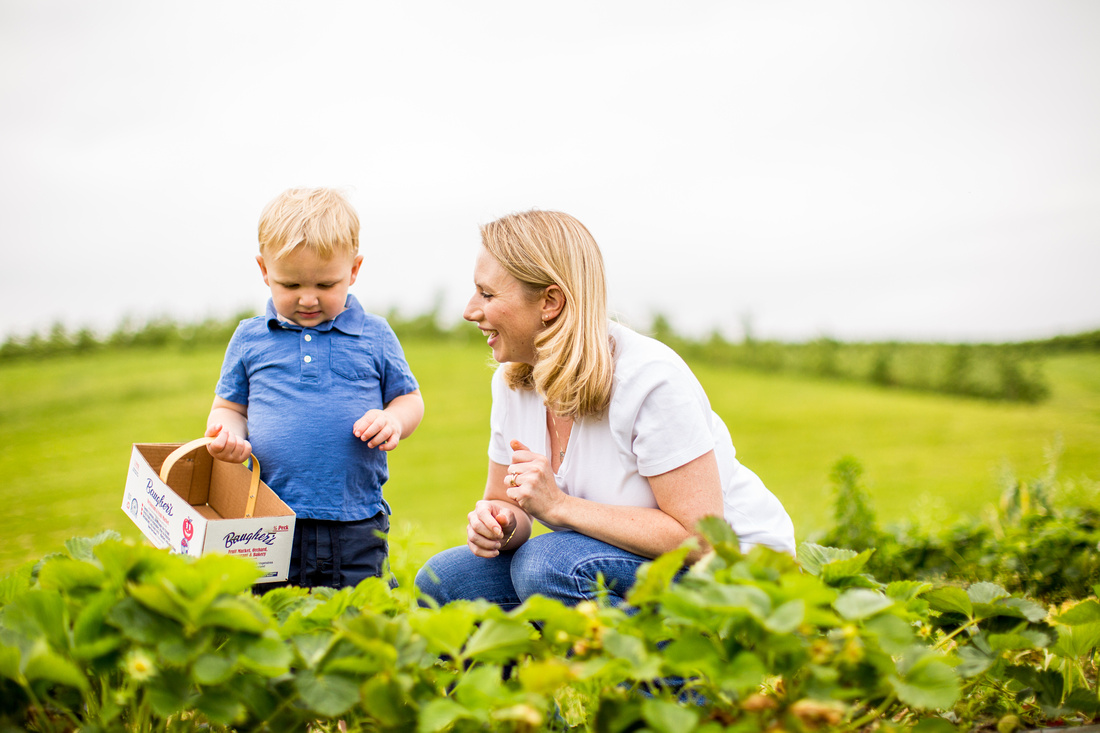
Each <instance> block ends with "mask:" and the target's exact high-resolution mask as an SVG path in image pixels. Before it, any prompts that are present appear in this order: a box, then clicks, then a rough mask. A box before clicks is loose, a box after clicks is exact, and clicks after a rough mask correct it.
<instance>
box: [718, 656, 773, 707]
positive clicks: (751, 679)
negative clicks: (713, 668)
mask: <svg viewBox="0 0 1100 733" xmlns="http://www.w3.org/2000/svg"><path fill="white" fill-rule="evenodd" d="M767 674H768V669H767V667H765V666H764V663H763V662H761V661H760V657H758V656H756V655H755V654H753V653H752V652H747V651H745V652H740V653H739V654H738V655H737V656H735V657H734V658H733V661H732V662H730V663H729V665H727V666H726V667H725V668H724V669H723V670H722V671H721V676H720V677H719V678H718V683H719V684H720V685H721V687H722V689H723V690H726V691H728V692H731V693H733V694H734V695H735V696H740V695H742V694H745V693H746V692H749V691H752V690H755V689H756V688H758V687H759V686H760V685H761V683H763V682H764V678H765V677H766V676H767Z"/></svg>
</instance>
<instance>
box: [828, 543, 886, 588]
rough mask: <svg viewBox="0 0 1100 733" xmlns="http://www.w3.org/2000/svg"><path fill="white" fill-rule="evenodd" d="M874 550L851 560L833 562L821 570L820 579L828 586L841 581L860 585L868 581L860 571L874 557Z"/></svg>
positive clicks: (866, 551) (868, 582)
mask: <svg viewBox="0 0 1100 733" xmlns="http://www.w3.org/2000/svg"><path fill="white" fill-rule="evenodd" d="M874 554H875V551H874V550H864V551H863V552H861V553H859V554H858V555H856V556H855V557H853V558H849V559H847V560H835V561H833V562H831V563H827V564H826V565H824V566H822V568H821V579H822V580H824V581H825V582H826V583H828V584H829V585H836V584H838V583H840V582H841V581H843V580H851V581H854V582H857V583H860V584H863V583H867V584H868V585H870V581H869V580H867V579H866V578H864V577H863V576H862V575H860V571H861V570H863V567H864V566H865V565H866V564H867V562H868V561H869V560H870V559H871V555H874Z"/></svg>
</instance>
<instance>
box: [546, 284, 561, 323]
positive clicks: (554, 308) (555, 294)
mask: <svg viewBox="0 0 1100 733" xmlns="http://www.w3.org/2000/svg"><path fill="white" fill-rule="evenodd" d="M564 307H565V293H563V292H562V291H561V288H560V287H558V286H557V285H551V286H550V287H548V288H546V290H544V291H543V293H542V322H543V323H549V322H550V321H552V320H554V319H555V318H557V317H558V316H559V315H561V310H562V308H564Z"/></svg>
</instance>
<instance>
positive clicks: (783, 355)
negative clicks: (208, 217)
mask: <svg viewBox="0 0 1100 733" xmlns="http://www.w3.org/2000/svg"><path fill="white" fill-rule="evenodd" d="M251 315H253V314H252V313H239V314H237V315H235V316H233V317H231V318H227V319H224V320H218V319H207V320H204V321H201V322H198V323H183V324H181V323H177V322H176V321H173V320H171V319H168V318H157V319H153V320H150V321H146V322H144V323H137V322H134V321H132V320H126V321H123V322H122V323H121V324H120V325H119V326H118V327H117V328H116V329H115V330H114V331H113V332H111V333H110V334H107V335H105V336H101V335H97V334H96V333H94V332H93V331H91V330H90V329H87V328H83V329H80V330H75V331H74V330H70V329H67V328H65V327H64V326H62V325H61V324H56V325H54V326H53V327H52V328H51V329H50V330H49V332H48V333H45V334H39V333H34V334H31V335H30V336H27V337H9V338H8V339H7V340H6V341H5V342H4V343H3V344H2V345H0V363H2V362H4V361H9V360H17V359H21V358H27V357H35V358H41V357H43V356H60V355H76V354H81V353H88V352H93V351H98V350H102V349H109V348H133V347H144V348H157V347H176V348H185V349H186V348H196V347H199V346H213V345H224V344H225V343H227V342H228V341H229V337H230V336H231V335H232V333H233V329H234V328H235V327H236V325H237V323H238V322H239V321H240V320H241V319H242V318H247V317H249V316H251ZM387 318H388V319H389V321H390V323H391V325H392V326H393V328H394V330H395V331H396V332H397V335H398V336H399V337H400V338H402V339H436V340H448V341H468V342H477V341H479V340H480V338H481V336H480V334H479V333H478V332H477V331H476V329H474V328H472V327H471V326H469V325H468V324H466V323H463V322H458V323H455V324H453V325H451V326H443V325H441V323H442V322H443V321H442V319H441V318H440V317H439V311H438V308H437V309H435V310H433V311H431V312H429V313H424V314H421V315H417V316H412V317H406V316H402V315H401V314H399V313H398V312H397V311H393V310H391V311H390V313H388V314H387ZM650 333H651V334H652V335H653V336H654V337H656V338H658V339H660V340H661V341H663V342H665V343H667V344H668V345H669V346H671V347H672V348H674V349H675V350H676V351H677V352H679V353H680V354H681V355H682V356H684V358H686V359H688V360H693V361H699V362H704V363H708V364H713V365H717V366H732V367H742V368H748V369H755V370H758V371H763V372H769V373H781V372H785V373H793V374H807V375H813V376H818V377H825V378H828V379H843V380H850V381H858V382H870V383H872V384H878V385H881V386H884V387H898V388H903V389H912V390H921V391H928V392H939V393H945V394H955V395H962V396H967V397H976V398H981V399H990V400H1005V401H1010V402H1028V403H1035V402H1040V401H1042V400H1044V399H1046V398H1047V397H1048V396H1049V395H1050V387H1049V386H1048V384H1047V382H1046V379H1045V377H1044V375H1043V373H1042V360H1043V358H1045V357H1047V356H1049V355H1052V354H1058V353H1067V352H1086V351H1100V331H1091V332H1087V333H1081V334H1076V335H1067V336H1056V337H1054V338H1051V339H1046V340H1041V341H1026V342H1019V343H1005V344H967V343H964V344H949V343H909V342H899V341H890V342H874V343H861V342H842V341H837V340H835V339H831V338H827V337H823V338H818V339H814V340H812V341H805V342H782V341H769V340H758V339H754V338H746V339H744V340H742V341H740V342H737V343H735V342H731V341H727V340H726V339H725V338H724V337H722V336H721V334H718V333H717V332H715V333H713V334H711V335H710V336H709V337H707V338H703V339H689V338H685V337H682V336H679V335H677V334H676V333H675V332H674V331H673V330H672V328H671V327H670V326H669V323H668V320H667V319H666V318H664V317H663V316H657V317H656V318H655V319H654V322H653V325H652V327H651V328H650Z"/></svg>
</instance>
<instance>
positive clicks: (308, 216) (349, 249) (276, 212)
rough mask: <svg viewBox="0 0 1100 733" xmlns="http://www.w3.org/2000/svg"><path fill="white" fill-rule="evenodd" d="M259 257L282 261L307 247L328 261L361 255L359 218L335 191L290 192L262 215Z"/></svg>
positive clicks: (317, 189) (274, 200) (312, 189)
mask: <svg viewBox="0 0 1100 733" xmlns="http://www.w3.org/2000/svg"><path fill="white" fill-rule="evenodd" d="M259 236H260V254H261V255H264V256H265V257H271V258H273V259H276V260H277V259H279V258H280V257H283V256H284V255H287V254H289V253H290V252H292V251H293V250H295V249H297V248H298V247H308V248H309V249H310V250H312V251H313V252H314V253H316V254H317V255H318V256H320V257H322V258H324V259H329V258H331V257H332V256H333V255H335V254H337V253H347V254H351V255H352V256H355V255H357V254H358V253H359V216H358V214H356V213H355V209H354V208H352V206H351V204H350V203H348V200H347V199H346V198H344V195H343V194H342V193H340V192H339V191H337V190H335V189H332V188H290V189H287V190H286V191H283V192H282V193H281V194H279V195H278V196H276V197H275V198H273V199H272V200H271V201H270V203H268V205H267V206H265V207H264V211H263V213H262V214H260V226H259Z"/></svg>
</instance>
